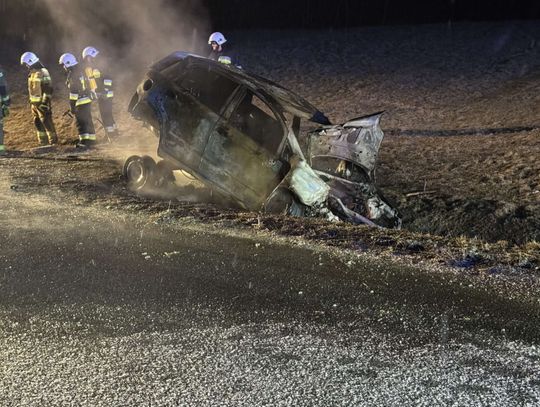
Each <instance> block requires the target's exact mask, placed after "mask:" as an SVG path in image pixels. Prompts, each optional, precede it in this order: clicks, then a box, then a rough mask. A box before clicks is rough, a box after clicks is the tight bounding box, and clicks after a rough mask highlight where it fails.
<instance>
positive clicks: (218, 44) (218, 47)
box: [208, 32, 237, 65]
mask: <svg viewBox="0 0 540 407" xmlns="http://www.w3.org/2000/svg"><path fill="white" fill-rule="evenodd" d="M226 42H227V40H226V39H225V36H224V35H223V34H222V33H220V32H215V33H212V34H210V37H209V38H208V45H210V47H211V48H212V50H211V51H210V54H208V58H209V59H212V60H214V61H218V62H221V63H222V64H225V65H236V63H237V61H235V58H234V57H233V53H232V52H231V49H230V47H227V48H228V49H227V51H226V50H225V43H226Z"/></svg>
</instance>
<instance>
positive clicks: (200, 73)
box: [181, 67, 238, 114]
mask: <svg viewBox="0 0 540 407" xmlns="http://www.w3.org/2000/svg"><path fill="white" fill-rule="evenodd" d="M181 87H182V88H183V89H185V90H186V91H187V92H189V93H190V94H191V95H192V96H193V97H195V98H196V99H198V100H199V102H201V103H202V104H203V105H205V106H207V107H208V108H210V109H211V110H213V111H214V112H215V113H217V114H219V113H220V112H221V109H222V108H223V106H224V105H225V103H226V102H227V100H228V99H229V97H230V96H231V94H232V93H233V92H234V90H235V89H236V88H237V87H238V85H237V84H236V83H235V82H233V81H231V80H230V79H228V78H226V77H224V76H221V75H220V74H218V73H217V72H213V71H210V72H209V71H208V70H207V69H203V68H200V67H193V68H191V69H190V70H189V71H188V72H187V73H186V75H185V76H184V78H183V79H182V81H181Z"/></svg>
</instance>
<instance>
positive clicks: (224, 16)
mask: <svg viewBox="0 0 540 407" xmlns="http://www.w3.org/2000/svg"><path fill="white" fill-rule="evenodd" d="M173 1H174V0H173ZM205 3H206V5H207V6H208V10H209V11H210V16H211V20H212V23H213V25H214V26H216V27H222V28H223V29H236V28H340V27H354V26H362V25H380V24H418V23H435V22H448V21H485V20H520V19H540V0H521V1H520V0H515V1H512V0H378V1H374V0H249V1H246V0H205Z"/></svg>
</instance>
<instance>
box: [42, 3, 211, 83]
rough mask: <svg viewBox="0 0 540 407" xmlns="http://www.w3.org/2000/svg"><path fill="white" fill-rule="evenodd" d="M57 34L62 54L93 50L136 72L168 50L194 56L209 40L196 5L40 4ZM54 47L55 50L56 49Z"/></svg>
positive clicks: (202, 14) (203, 16) (201, 10)
mask: <svg viewBox="0 0 540 407" xmlns="http://www.w3.org/2000/svg"><path fill="white" fill-rule="evenodd" d="M44 4H45V6H46V7H47V9H48V11H49V13H50V15H51V18H52V20H53V24H54V25H55V26H57V27H58V29H59V31H60V35H61V38H60V43H61V44H62V45H61V49H62V52H71V53H73V54H74V55H76V56H77V57H80V54H81V51H82V49H83V48H84V47H86V46H88V45H92V46H94V47H96V48H98V49H99V50H100V51H101V52H102V53H103V54H104V55H105V56H106V57H107V59H108V60H114V61H115V62H116V63H115V65H120V64H121V65H122V66H123V69H124V70H128V71H129V70H130V69H132V70H134V71H137V72H134V73H139V72H142V71H144V69H145V68H146V67H147V66H148V65H149V64H150V63H152V62H153V61H156V60H158V59H161V58H162V57H164V56H165V55H167V54H169V53H170V52H173V51H178V50H189V51H196V50H197V49H198V48H199V47H200V45H201V44H202V43H203V41H204V38H206V37H207V36H208V27H209V24H208V23H207V14H206V11H205V9H204V8H203V7H202V5H201V3H200V1H196V0H184V1H176V2H174V5H173V4H172V3H171V2H170V1H167V0H153V1H148V0H44ZM57 48H58V46H57Z"/></svg>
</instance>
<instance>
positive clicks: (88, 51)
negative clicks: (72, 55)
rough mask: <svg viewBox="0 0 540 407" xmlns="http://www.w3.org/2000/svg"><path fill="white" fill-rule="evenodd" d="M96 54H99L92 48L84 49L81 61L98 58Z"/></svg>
mask: <svg viewBox="0 0 540 407" xmlns="http://www.w3.org/2000/svg"><path fill="white" fill-rule="evenodd" d="M98 54H99V51H98V50H97V49H95V48H94V47H86V48H85V49H83V52H82V57H83V59H85V58H86V57H92V58H95V57H97V56H98Z"/></svg>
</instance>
